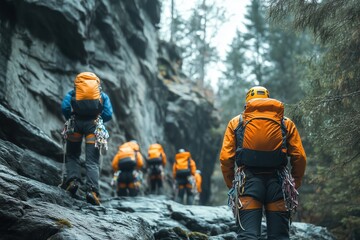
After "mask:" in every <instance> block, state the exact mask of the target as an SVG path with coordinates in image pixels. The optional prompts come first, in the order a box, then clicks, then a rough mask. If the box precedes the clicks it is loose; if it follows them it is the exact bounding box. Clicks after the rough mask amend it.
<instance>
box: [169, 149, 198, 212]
mask: <svg viewBox="0 0 360 240" xmlns="http://www.w3.org/2000/svg"><path fill="white" fill-rule="evenodd" d="M195 172H196V164H195V161H194V160H193V159H192V157H191V154H190V152H188V151H185V150H184V149H179V152H178V153H177V154H176V155H175V162H174V165H173V177H174V179H175V182H176V191H177V194H175V201H176V202H179V203H183V202H184V195H185V192H186V204H187V205H191V204H193V201H194V194H193V192H192V189H193V185H194V183H195V182H194V181H195V179H194V175H195Z"/></svg>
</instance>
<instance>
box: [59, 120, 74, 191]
mask: <svg viewBox="0 0 360 240" xmlns="http://www.w3.org/2000/svg"><path fill="white" fill-rule="evenodd" d="M74 128H75V117H74V115H72V116H71V117H70V118H69V119H68V120H67V121H66V122H65V124H64V128H63V130H62V132H61V136H62V143H63V144H62V145H63V164H62V169H61V182H60V184H59V185H58V186H59V187H61V186H63V184H64V179H65V171H66V170H65V161H66V142H67V141H66V139H67V138H68V135H69V134H72V133H74Z"/></svg>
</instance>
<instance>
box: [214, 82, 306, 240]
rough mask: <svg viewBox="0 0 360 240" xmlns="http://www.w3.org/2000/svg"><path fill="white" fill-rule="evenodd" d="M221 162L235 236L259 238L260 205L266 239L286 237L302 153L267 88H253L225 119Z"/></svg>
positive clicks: (303, 161) (303, 163) (302, 163)
mask: <svg viewBox="0 0 360 240" xmlns="http://www.w3.org/2000/svg"><path fill="white" fill-rule="evenodd" d="M287 156H289V157H290V163H291V167H292V168H291V174H290V172H289V171H288V169H287V167H286V166H287V164H288V160H287ZM220 163H221V170H222V173H223V176H224V180H225V183H226V185H227V186H228V188H229V189H230V191H229V194H228V195H229V206H230V207H231V208H232V210H233V213H234V215H235V216H236V222H237V224H238V225H239V232H238V239H247V240H249V239H259V238H260V235H261V220H262V215H263V207H264V209H265V215H266V221H267V237H268V238H267V239H289V225H290V224H289V223H290V217H291V211H292V210H295V209H296V207H297V204H298V202H297V201H298V200H297V197H298V192H297V190H296V189H298V188H299V187H300V185H301V180H302V177H303V175H304V172H305V166H306V156H305V151H304V148H303V146H302V142H301V138H300V135H299V133H298V131H297V129H296V126H295V124H294V123H293V122H292V121H291V120H290V119H289V118H287V117H284V105H283V103H281V102H279V101H278V100H275V99H272V98H270V95H269V91H268V90H267V89H266V88H264V87H260V86H257V87H253V88H251V89H250V90H249V91H248V93H247V95H246V104H245V110H244V111H243V112H242V113H241V114H240V115H238V116H236V117H234V118H233V119H231V120H230V122H229V123H228V126H227V129H226V131H225V134H224V140H223V145H222V149H221V153H220ZM235 164H236V166H235Z"/></svg>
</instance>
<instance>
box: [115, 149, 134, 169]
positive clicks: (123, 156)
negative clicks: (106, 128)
mask: <svg viewBox="0 0 360 240" xmlns="http://www.w3.org/2000/svg"><path fill="white" fill-rule="evenodd" d="M136 165H137V151H135V150H134V149H133V148H132V147H131V146H129V145H126V144H123V145H121V146H120V147H119V150H118V152H117V154H116V155H115V157H114V159H113V162H112V166H113V169H114V170H115V171H117V170H121V171H132V170H134V169H135V167H136Z"/></svg>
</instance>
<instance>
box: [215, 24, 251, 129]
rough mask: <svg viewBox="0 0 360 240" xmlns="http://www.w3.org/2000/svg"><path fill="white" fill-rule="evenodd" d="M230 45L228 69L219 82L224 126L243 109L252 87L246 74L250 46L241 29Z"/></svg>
mask: <svg viewBox="0 0 360 240" xmlns="http://www.w3.org/2000/svg"><path fill="white" fill-rule="evenodd" d="M229 47H230V50H229V52H228V53H227V55H226V59H225V67H226V70H225V71H224V72H223V77H222V78H221V79H220V80H219V83H218V88H219V89H218V99H219V105H220V106H221V108H220V110H221V116H222V119H224V123H223V124H222V127H224V124H226V123H227V122H228V121H229V120H230V119H231V118H232V117H234V116H236V115H237V114H239V113H240V112H241V111H242V110H243V108H242V106H243V105H244V103H245V102H244V99H245V96H246V91H247V90H248V89H249V88H250V87H251V83H250V82H248V81H246V74H245V68H246V63H247V59H246V56H245V53H246V51H247V48H248V46H247V45H246V41H245V39H244V36H243V34H242V33H241V32H240V31H239V30H237V32H236V35H235V37H234V39H233V40H232V43H231V44H230V46H229Z"/></svg>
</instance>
